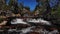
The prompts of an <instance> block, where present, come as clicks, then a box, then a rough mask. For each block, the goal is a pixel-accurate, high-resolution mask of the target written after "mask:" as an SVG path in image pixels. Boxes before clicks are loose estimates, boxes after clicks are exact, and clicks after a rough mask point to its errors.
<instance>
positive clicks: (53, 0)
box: [7, 0, 58, 11]
mask: <svg viewBox="0 0 60 34" xmlns="http://www.w3.org/2000/svg"><path fill="white" fill-rule="evenodd" d="M20 2H23V4H24V6H29V7H30V10H31V11H32V10H34V9H35V7H36V5H37V2H36V0H18V3H20ZM57 2H58V0H50V2H49V4H50V7H53V6H55V5H56V4H57ZM7 3H8V1H7Z"/></svg>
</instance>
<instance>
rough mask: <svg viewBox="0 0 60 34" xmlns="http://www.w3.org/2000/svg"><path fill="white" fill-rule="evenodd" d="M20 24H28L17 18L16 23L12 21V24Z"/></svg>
mask: <svg viewBox="0 0 60 34" xmlns="http://www.w3.org/2000/svg"><path fill="white" fill-rule="evenodd" d="M20 23H21V24H27V23H26V22H24V21H23V19H18V18H16V21H14V22H12V21H11V24H20Z"/></svg>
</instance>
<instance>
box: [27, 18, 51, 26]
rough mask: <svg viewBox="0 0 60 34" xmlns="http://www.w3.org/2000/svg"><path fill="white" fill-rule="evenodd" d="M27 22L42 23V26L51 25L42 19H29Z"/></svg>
mask: <svg viewBox="0 0 60 34" xmlns="http://www.w3.org/2000/svg"><path fill="white" fill-rule="evenodd" d="M28 22H32V23H42V24H46V25H51V23H50V22H49V21H46V20H43V19H41V18H40V19H37V20H36V19H31V20H29V21H28Z"/></svg>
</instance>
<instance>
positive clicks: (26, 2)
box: [18, 0, 37, 11]
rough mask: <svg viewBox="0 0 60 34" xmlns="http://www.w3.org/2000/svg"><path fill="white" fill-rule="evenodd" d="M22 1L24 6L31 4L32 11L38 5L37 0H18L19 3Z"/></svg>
mask: <svg viewBox="0 0 60 34" xmlns="http://www.w3.org/2000/svg"><path fill="white" fill-rule="evenodd" d="M20 2H23V4H24V6H29V7H30V10H31V11H32V10H34V9H35V7H36V5H37V2H36V0H18V3H20Z"/></svg>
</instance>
